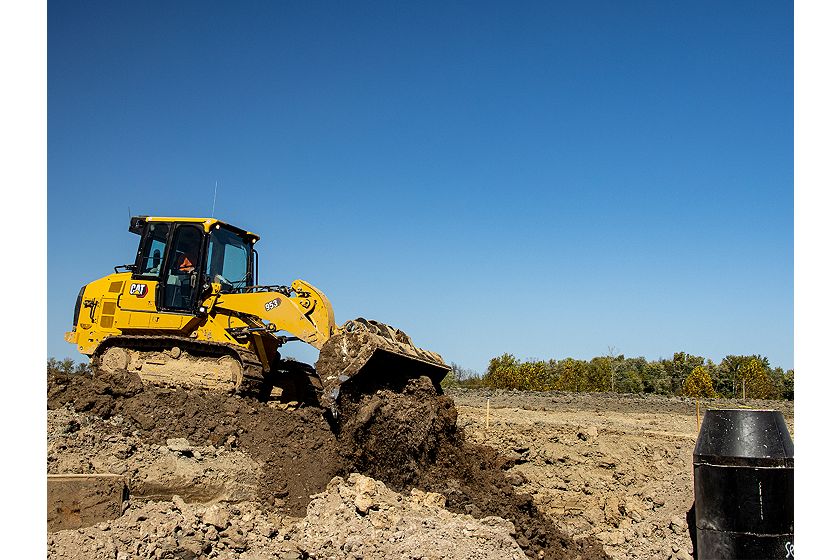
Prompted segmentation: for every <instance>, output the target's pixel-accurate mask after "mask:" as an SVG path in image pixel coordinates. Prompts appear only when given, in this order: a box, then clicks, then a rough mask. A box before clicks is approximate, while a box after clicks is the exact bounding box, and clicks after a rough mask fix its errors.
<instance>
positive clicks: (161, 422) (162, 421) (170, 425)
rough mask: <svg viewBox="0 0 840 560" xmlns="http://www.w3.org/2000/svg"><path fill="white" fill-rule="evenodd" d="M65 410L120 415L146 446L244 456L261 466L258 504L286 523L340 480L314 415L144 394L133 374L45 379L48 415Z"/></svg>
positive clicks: (185, 395) (225, 398) (210, 398)
mask: <svg viewBox="0 0 840 560" xmlns="http://www.w3.org/2000/svg"><path fill="white" fill-rule="evenodd" d="M68 403H69V404H72V406H73V408H74V409H75V411H76V412H88V413H91V414H94V415H96V416H99V417H101V418H109V417H111V416H113V415H116V414H119V415H120V416H121V417H122V418H123V423H124V424H125V425H126V426H127V428H128V429H129V430H131V431H133V432H134V431H136V432H137V437H139V438H140V439H141V440H142V441H146V442H148V443H155V444H165V443H166V440H167V439H171V438H186V439H187V440H188V441H189V442H190V443H192V444H193V445H199V446H200V445H211V446H214V447H224V448H227V449H239V450H242V451H244V452H246V453H247V454H248V455H250V456H251V457H252V458H253V459H254V460H256V461H258V462H260V463H261V464H262V470H263V475H262V480H261V488H260V498H261V499H262V501H263V502H265V503H266V504H268V505H270V506H273V507H277V508H278V509H279V510H281V511H282V512H284V513H288V514H291V515H296V516H302V515H303V514H304V513H305V511H306V505H307V504H308V503H309V500H310V495H312V494H316V493H318V492H320V491H322V490H323V489H324V488H325V487H326V485H327V483H328V482H329V481H330V480H331V479H332V478H333V477H334V476H336V475H338V474H342V473H343V472H344V468H343V464H344V463H343V461H342V458H341V456H340V455H339V453H338V446H337V443H336V440H335V437H334V436H333V434H332V432H331V431H330V426H329V424H328V423H327V421H326V420H325V418H324V416H323V413H322V411H321V410H320V409H318V408H304V409H300V410H296V411H289V410H283V409H279V408H271V407H268V406H266V405H265V404H263V403H260V402H258V401H255V400H251V399H245V398H240V397H236V396H231V395H227V394H223V393H214V392H207V391H201V390H185V389H167V388H161V387H151V386H149V387H143V386H142V384H141V383H140V380H139V378H137V377H136V375H131V374H114V375H108V374H101V375H97V376H96V377H94V378H91V377H87V376H64V375H53V376H50V377H49V379H48V399H47V407H48V408H50V409H55V408H59V407H61V406H63V405H65V404H68Z"/></svg>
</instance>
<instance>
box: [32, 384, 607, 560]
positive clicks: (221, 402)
mask: <svg viewBox="0 0 840 560" xmlns="http://www.w3.org/2000/svg"><path fill="white" fill-rule="evenodd" d="M68 404H69V405H71V406H72V407H73V409H74V410H75V411H76V412H79V413H86V414H90V415H94V416H96V417H99V418H104V419H108V418H111V417H113V416H115V415H120V416H121V417H122V419H123V421H122V423H121V426H122V428H121V429H122V430H123V431H124V432H125V434H126V435H128V434H132V435H134V436H136V437H139V438H140V439H141V440H143V441H145V442H148V443H151V444H163V443H165V442H166V440H167V439H169V438H186V439H187V440H189V442H191V443H192V444H194V445H198V446H200V445H211V446H215V447H219V448H227V449H230V450H239V451H243V452H245V453H247V454H248V455H250V457H251V458H252V459H254V460H255V461H257V462H258V463H259V464H260V465H261V467H262V475H261V476H262V478H261V480H260V485H259V497H260V499H261V501H262V502H263V503H264V505H265V507H266V508H267V509H271V510H276V511H278V512H279V513H285V514H289V515H294V516H303V515H305V513H306V506H307V504H308V503H309V501H310V496H311V495H313V494H316V493H319V492H322V491H323V490H324V488H325V487H326V486H327V483H328V482H329V481H330V480H331V479H332V478H333V477H334V476H345V475H347V474H349V473H351V472H360V473H362V474H365V475H367V476H371V477H373V478H375V479H378V480H381V481H383V482H385V483H386V484H387V485H389V486H391V487H392V488H393V489H396V490H400V491H406V492H407V491H410V489H411V488H419V489H421V490H424V491H428V492H438V493H440V494H443V495H444V496H445V497H446V508H447V509H449V510H450V511H453V512H455V513H466V514H470V515H472V516H473V517H476V518H482V517H486V516H499V517H503V518H506V519H508V520H510V521H512V522H513V524H514V526H515V528H516V535H514V536H515V538H516V541H517V543H518V544H519V545H520V547H521V548H522V549H523V551H524V552H525V553H526V554H527V555H528V556H529V557H531V558H551V559H566V558H582V559H590V558H606V556H605V555H604V552H603V549H602V547H601V545H600V544H598V543H597V542H596V541H594V540H589V539H586V540H577V541H575V540H572V539H571V538H570V537H568V536H567V535H565V534H563V533H561V532H560V530H559V529H558V528H557V527H556V526H555V525H554V523H553V522H551V520H549V519H548V518H547V517H545V516H544V515H543V514H542V513H541V512H540V511H539V510H538V509H537V508H536V506H535V504H534V503H533V500H532V499H531V497H530V496H529V495H527V494H524V493H520V492H518V491H517V488H516V484H517V483H518V482H517V480H516V477H513V476H510V475H508V474H507V471H508V469H509V468H510V467H511V466H512V464H513V463H512V460H510V459H509V458H506V457H503V456H501V455H500V454H499V453H498V452H497V451H495V450H494V449H492V448H490V447H486V446H482V445H477V444H474V443H470V442H468V441H465V439H464V436H463V433H462V432H461V431H460V430H459V429H458V427H457V419H458V414H457V410H456V408H455V405H454V403H453V401H452V399H451V398H450V397H448V396H445V395H439V394H437V392H436V390H435V388H434V386H433V385H432V383H431V382H430V381H429V379H428V378H419V379H410V380H402V381H398V382H392V383H389V384H386V385H384V386H382V385H380V386H377V387H371V386H364V385H363V384H357V386H355V387H353V386H350V387H347V388H346V389H344V390H342V394H341V396H340V399H339V401H338V411H339V418H338V420H337V421H335V420H333V419H332V417H331V416H330V415H329V413H327V412H326V411H325V410H323V409H321V408H318V407H304V408H300V409H297V410H285V409H282V408H274V407H270V406H267V405H266V404H265V403H262V402H259V401H256V400H253V399H250V398H242V397H237V396H232V395H228V394H221V393H214V392H208V391H203V390H187V389H169V388H161V387H150V386H146V387H144V386H142V384H141V383H140V380H139V379H138V378H137V377H136V375H133V374H128V373H118V374H108V375H104V374H103V375H97V376H96V377H93V378H91V377H87V376H65V375H51V376H49V377H48V399H47V406H48V408H49V409H58V408H61V407H63V406H64V405H68Z"/></svg>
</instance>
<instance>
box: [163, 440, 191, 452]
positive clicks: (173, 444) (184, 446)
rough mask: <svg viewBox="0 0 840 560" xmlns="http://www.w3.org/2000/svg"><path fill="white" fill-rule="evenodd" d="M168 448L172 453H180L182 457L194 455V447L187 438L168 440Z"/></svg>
mask: <svg viewBox="0 0 840 560" xmlns="http://www.w3.org/2000/svg"><path fill="white" fill-rule="evenodd" d="M166 447H167V449H169V450H170V451H174V452H175V453H180V454H181V455H187V456H190V455H192V446H191V445H190V442H189V441H187V438H171V439H168V440H166Z"/></svg>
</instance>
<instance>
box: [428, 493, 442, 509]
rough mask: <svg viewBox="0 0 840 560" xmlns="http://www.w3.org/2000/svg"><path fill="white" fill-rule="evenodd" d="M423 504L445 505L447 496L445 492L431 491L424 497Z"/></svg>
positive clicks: (432, 505) (440, 506)
mask: <svg viewBox="0 0 840 560" xmlns="http://www.w3.org/2000/svg"><path fill="white" fill-rule="evenodd" d="M423 505H425V506H431V507H439V508H442V507H445V506H446V497H445V496H444V495H443V494H438V493H437V492H429V493H427V494H426V497H425V498H423Z"/></svg>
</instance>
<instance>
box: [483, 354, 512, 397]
mask: <svg viewBox="0 0 840 560" xmlns="http://www.w3.org/2000/svg"><path fill="white" fill-rule="evenodd" d="M518 367H519V360H517V359H516V358H514V357H513V355H511V354H507V353H505V354H502V355H501V356H498V357H496V358H493V359H491V360H490V364H489V365H488V366H487V372H486V373H485V374H484V381H485V384H486V385H487V386H488V387H490V388H493V389H511V388H513V385H514V383H515V381H516V370H517V369H518Z"/></svg>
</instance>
